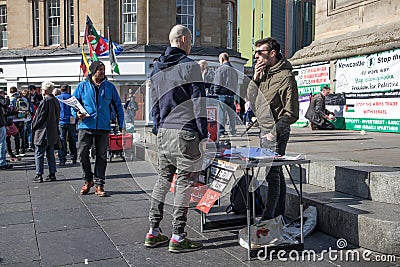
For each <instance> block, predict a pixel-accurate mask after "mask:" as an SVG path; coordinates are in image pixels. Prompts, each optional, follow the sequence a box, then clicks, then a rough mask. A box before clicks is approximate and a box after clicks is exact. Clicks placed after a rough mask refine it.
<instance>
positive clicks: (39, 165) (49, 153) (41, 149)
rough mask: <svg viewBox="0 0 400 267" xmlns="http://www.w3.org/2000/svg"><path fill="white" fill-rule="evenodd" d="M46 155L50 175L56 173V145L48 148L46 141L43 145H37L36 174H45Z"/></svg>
mask: <svg viewBox="0 0 400 267" xmlns="http://www.w3.org/2000/svg"><path fill="white" fill-rule="evenodd" d="M45 153H46V158H47V164H48V165H49V173H51V174H54V173H56V171H57V169H56V158H55V156H54V145H51V146H48V145H47V141H46V140H44V141H43V142H42V144H41V145H35V164H36V174H40V175H42V174H43V172H44V155H45Z"/></svg>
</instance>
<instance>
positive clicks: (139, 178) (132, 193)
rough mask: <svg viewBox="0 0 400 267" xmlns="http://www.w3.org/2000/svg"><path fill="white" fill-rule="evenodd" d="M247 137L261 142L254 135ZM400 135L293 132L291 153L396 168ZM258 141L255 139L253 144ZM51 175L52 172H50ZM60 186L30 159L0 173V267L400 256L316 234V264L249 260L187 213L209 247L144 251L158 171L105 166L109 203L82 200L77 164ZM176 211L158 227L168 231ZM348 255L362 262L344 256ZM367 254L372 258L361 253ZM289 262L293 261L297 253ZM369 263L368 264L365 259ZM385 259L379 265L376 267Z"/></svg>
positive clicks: (194, 233) (336, 262)
mask: <svg viewBox="0 0 400 267" xmlns="http://www.w3.org/2000/svg"><path fill="white" fill-rule="evenodd" d="M249 134H250V135H252V136H254V137H255V136H256V129H254V130H251V131H250V133H249ZM399 139H400V135H398V134H386V133H371V132H367V133H366V134H365V135H361V134H360V133H359V132H352V131H311V130H310V129H299V128H295V129H293V131H292V135H291V139H290V143H289V145H288V149H287V150H288V151H289V152H294V153H303V154H306V155H307V156H310V157H317V158H337V159H345V160H351V161H355V162H365V163H374V164H379V165H385V166H398V165H399V164H398V159H399V151H400V150H399V146H400V142H399V141H400V140H399ZM254 142H255V141H254ZM46 170H47V169H46ZM56 175H57V181H55V182H47V183H41V184H34V183H32V182H31V180H32V178H33V177H34V176H35V171H34V158H33V153H28V155H27V156H26V157H25V158H24V159H23V161H21V162H19V163H17V164H14V169H13V170H10V171H0V265H4V266H265V265H268V266H400V258H399V257H397V258H395V259H393V258H389V256H390V255H382V254H381V253H376V252H371V254H369V252H368V251H366V250H365V249H363V248H360V247H357V246H354V245H352V244H350V243H348V244H347V246H346V247H345V248H344V249H342V250H340V251H339V252H338V251H336V252H332V253H331V254H329V253H326V252H325V250H326V251H329V250H337V249H338V247H337V241H338V240H337V238H334V237H332V236H329V235H327V234H324V233H322V232H319V231H314V232H313V233H312V234H311V235H310V236H309V237H307V238H306V239H305V249H307V250H312V251H315V253H316V255H317V258H316V259H312V258H311V259H307V258H306V259H304V260H302V259H298V260H295V259H291V258H285V259H277V258H275V259H273V260H272V261H270V260H269V259H267V260H264V261H263V260H257V259H255V260H252V261H248V260H247V251H246V250H245V249H244V248H242V247H240V246H239V244H238V242H237V233H238V230H237V229H235V230H215V231H207V232H205V233H202V232H201V231H200V213H199V212H198V211H197V210H195V209H191V210H190V211H189V217H188V225H187V228H186V230H187V232H188V236H189V237H190V238H193V239H195V240H198V241H202V242H203V243H204V246H205V247H204V249H203V250H200V251H196V252H191V253H185V254H173V253H169V252H168V246H167V245H164V246H160V247H157V248H153V249H149V248H146V247H144V245H143V241H144V237H145V233H146V232H147V231H148V210H149V204H150V202H149V200H150V193H151V190H150V189H149V188H152V186H151V185H152V184H154V181H155V178H156V171H155V170H154V168H153V166H152V165H150V164H149V163H148V162H146V161H140V160H134V161H132V162H122V161H118V159H115V160H113V162H112V163H108V166H107V183H106V185H105V189H106V191H107V192H108V193H109V195H110V196H109V197H106V198H99V197H97V196H96V195H95V194H94V193H93V189H92V191H91V193H90V194H89V195H86V196H81V195H80V194H79V190H80V187H81V186H82V184H83V181H82V179H81V178H80V177H81V169H80V167H79V165H72V164H71V163H70V162H68V163H67V165H66V166H64V167H58V172H57V174H56ZM171 211H172V209H171V206H169V205H167V206H166V213H165V216H164V217H165V218H164V220H163V221H162V224H161V228H162V229H163V232H164V233H165V234H167V235H170V233H171V229H172V227H171V220H172V216H171ZM346 252H349V253H350V254H354V255H360V260H358V261H357V260H354V258H351V257H350V258H348V257H345V256H346V255H349V254H346ZM363 253H364V254H368V256H367V257H362V255H363ZM292 256H295V254H293V255H292ZM368 260H370V261H368ZM379 261H380V262H379Z"/></svg>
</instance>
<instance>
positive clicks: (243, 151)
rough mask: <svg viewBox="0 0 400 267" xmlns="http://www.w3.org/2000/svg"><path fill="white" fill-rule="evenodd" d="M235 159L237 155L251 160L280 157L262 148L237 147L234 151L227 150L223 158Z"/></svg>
mask: <svg viewBox="0 0 400 267" xmlns="http://www.w3.org/2000/svg"><path fill="white" fill-rule="evenodd" d="M225 155H226V156H228V157H234V156H235V155H236V156H238V157H242V158H250V159H266V158H275V157H279V154H278V153H276V152H274V151H272V150H270V149H268V148H260V147H237V148H232V149H226V150H225V151H224V152H223V154H222V156H223V157H225Z"/></svg>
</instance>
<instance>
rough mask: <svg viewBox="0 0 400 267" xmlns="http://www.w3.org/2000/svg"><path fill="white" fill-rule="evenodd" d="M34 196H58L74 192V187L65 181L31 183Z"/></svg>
mask: <svg viewBox="0 0 400 267" xmlns="http://www.w3.org/2000/svg"><path fill="white" fill-rule="evenodd" d="M29 189H30V194H31V196H32V197H35V196H40V197H45V196H58V195H65V194H67V195H68V194H71V193H74V190H73V188H72V187H71V186H70V185H69V184H68V183H65V182H61V181H55V182H46V183H39V184H31V185H29Z"/></svg>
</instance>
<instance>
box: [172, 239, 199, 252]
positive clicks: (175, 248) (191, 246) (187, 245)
mask: <svg viewBox="0 0 400 267" xmlns="http://www.w3.org/2000/svg"><path fill="white" fill-rule="evenodd" d="M202 248H203V244H202V243H200V242H196V241H192V240H190V239H189V238H187V237H185V238H183V239H182V240H181V241H176V240H175V239H171V240H170V241H169V247H168V250H169V252H172V253H183V252H190V251H196V250H200V249H202Z"/></svg>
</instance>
